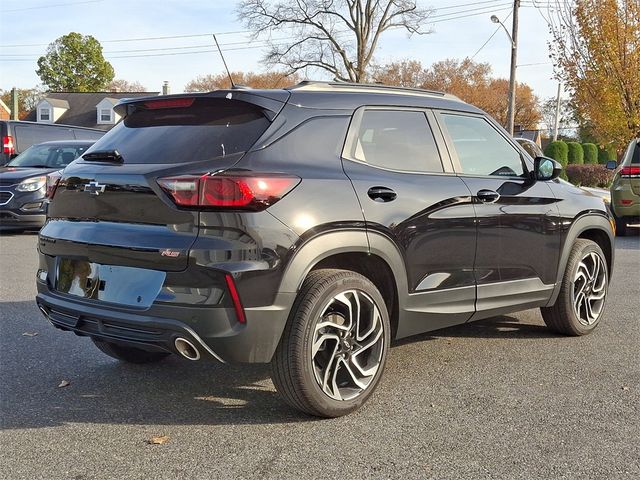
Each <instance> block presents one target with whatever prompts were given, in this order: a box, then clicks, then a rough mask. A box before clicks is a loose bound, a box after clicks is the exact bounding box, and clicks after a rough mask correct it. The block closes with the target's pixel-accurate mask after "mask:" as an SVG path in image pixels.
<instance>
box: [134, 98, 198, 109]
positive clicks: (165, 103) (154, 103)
mask: <svg viewBox="0 0 640 480" xmlns="http://www.w3.org/2000/svg"><path fill="white" fill-rule="evenodd" d="M194 101H195V98H193V97H192V98H169V99H167V100H149V101H148V102H144V106H145V107H147V108H148V109H149V110H158V109H161V108H188V107H190V106H191V105H193V102H194Z"/></svg>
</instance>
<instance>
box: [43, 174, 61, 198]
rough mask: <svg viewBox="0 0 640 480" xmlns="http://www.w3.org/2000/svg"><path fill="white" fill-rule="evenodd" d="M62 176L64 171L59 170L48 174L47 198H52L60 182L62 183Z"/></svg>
mask: <svg viewBox="0 0 640 480" xmlns="http://www.w3.org/2000/svg"><path fill="white" fill-rule="evenodd" d="M61 178H62V171H61V170H58V171H57V172H52V173H50V174H49V175H47V198H48V199H49V200H51V199H52V198H53V196H54V195H55V193H56V188H58V183H60V179H61Z"/></svg>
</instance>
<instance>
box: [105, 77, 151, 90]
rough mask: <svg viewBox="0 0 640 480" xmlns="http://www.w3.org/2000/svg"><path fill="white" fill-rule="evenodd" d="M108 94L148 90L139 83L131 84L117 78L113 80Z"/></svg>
mask: <svg viewBox="0 0 640 480" xmlns="http://www.w3.org/2000/svg"><path fill="white" fill-rule="evenodd" d="M105 91H106V92H146V91H147V89H146V87H145V86H144V85H142V84H141V83H140V82H138V81H133V82H130V81H128V80H124V79H122V78H116V79H114V80H111V81H110V82H109V84H108V85H107V87H106V88H105Z"/></svg>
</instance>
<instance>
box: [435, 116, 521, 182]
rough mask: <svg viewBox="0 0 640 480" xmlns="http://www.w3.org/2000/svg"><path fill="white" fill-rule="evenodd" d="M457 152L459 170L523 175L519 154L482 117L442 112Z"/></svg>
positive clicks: (502, 174)
mask: <svg viewBox="0 0 640 480" xmlns="http://www.w3.org/2000/svg"><path fill="white" fill-rule="evenodd" d="M441 117H442V119H443V121H444V124H445V126H446V128H447V130H448V132H449V137H450V138H451V140H452V141H453V146H454V148H455V151H456V153H457V155H458V160H459V162H460V167H461V168H462V172H461V173H466V174H469V175H479V176H485V175H497V176H501V177H502V176H504V177H520V176H523V175H524V168H523V165H522V158H521V157H520V153H519V152H518V151H517V150H516V149H515V148H514V147H513V146H512V145H510V144H509V142H508V141H507V140H506V139H505V138H504V137H503V136H502V135H500V134H499V133H498V131H497V130H496V129H495V128H493V126H492V125H491V124H490V123H489V122H488V121H487V120H486V119H484V118H482V117H470V116H465V115H450V114H442V115H441Z"/></svg>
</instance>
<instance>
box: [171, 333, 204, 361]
mask: <svg viewBox="0 0 640 480" xmlns="http://www.w3.org/2000/svg"><path fill="white" fill-rule="evenodd" d="M173 343H174V345H175V346H176V350H178V353H179V354H180V355H182V356H183V357H184V358H186V359H187V360H192V361H194V362H195V361H196V360H200V352H199V351H198V349H197V348H196V347H195V346H194V345H193V343H191V342H190V341H189V340H187V339H186V338H182V337H178V338H176V340H175V342H173Z"/></svg>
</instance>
